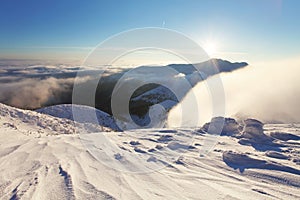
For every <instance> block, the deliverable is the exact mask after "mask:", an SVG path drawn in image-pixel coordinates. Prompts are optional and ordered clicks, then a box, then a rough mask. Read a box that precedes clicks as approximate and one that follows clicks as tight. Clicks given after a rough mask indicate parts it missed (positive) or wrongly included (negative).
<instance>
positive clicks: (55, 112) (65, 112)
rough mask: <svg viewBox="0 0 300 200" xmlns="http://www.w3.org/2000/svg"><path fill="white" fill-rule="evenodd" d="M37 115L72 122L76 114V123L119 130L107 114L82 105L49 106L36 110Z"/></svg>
mask: <svg viewBox="0 0 300 200" xmlns="http://www.w3.org/2000/svg"><path fill="white" fill-rule="evenodd" d="M36 111H37V112H39V113H43V114H47V115H51V116H53V117H58V118H63V119H69V120H72V121H74V117H73V114H72V113H73V112H78V113H80V115H79V116H78V117H76V119H75V121H76V122H78V123H92V124H99V125H100V126H104V127H108V128H111V129H113V130H119V128H118V126H117V125H116V123H115V121H114V119H113V117H111V116H110V115H109V114H107V113H105V112H103V111H101V110H98V109H95V108H92V107H89V106H83V105H74V104H61V105H55V106H49V107H45V108H41V109H38V110H36ZM92 112H95V114H96V117H97V120H95V119H93V117H92V116H91V115H90V114H91V113H92Z"/></svg>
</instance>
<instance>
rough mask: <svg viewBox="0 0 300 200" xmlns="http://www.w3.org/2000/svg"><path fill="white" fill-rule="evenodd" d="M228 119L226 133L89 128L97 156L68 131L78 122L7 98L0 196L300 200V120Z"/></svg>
mask: <svg viewBox="0 0 300 200" xmlns="http://www.w3.org/2000/svg"><path fill="white" fill-rule="evenodd" d="M63 107H64V106H62V107H60V108H63ZM67 107H68V106H67ZM65 114H67V113H65ZM57 115H59V116H60V117H62V116H64V117H68V116H65V115H64V113H59V114H57ZM212 121H214V122H217V123H218V122H219V121H218V120H217V119H214V120H212ZM224 122H225V126H224V130H223V132H222V133H223V134H222V135H221V136H217V135H213V134H212V133H210V132H209V129H208V130H206V129H205V127H207V125H206V126H204V127H202V128H199V129H196V130H195V129H194V128H176V129H174V128H168V129H166V128H165V129H140V130H138V129H137V130H130V131H124V132H99V131H98V132H94V133H89V134H86V136H87V137H86V139H92V137H93V136H99V135H101V136H102V138H103V140H99V141H98V142H97V143H96V144H97V145H99V146H97V145H96V146H94V148H95V149H97V151H100V152H102V153H101V154H94V152H93V151H90V150H89V149H87V148H86V146H85V145H84V144H83V139H84V137H81V138H79V137H78V135H77V134H64V133H66V132H65V131H66V130H69V131H70V130H72V127H73V128H74V123H75V122H74V121H71V120H68V119H62V118H56V117H53V116H49V115H45V114H40V113H37V112H33V111H24V110H20V109H15V108H12V107H9V106H5V105H2V104H0V135H1V137H0V198H1V199H122V200H123V199H299V198H300V192H299V188H300V181H299V180H300V162H299V152H300V143H299V136H300V125H297V124H263V123H261V122H259V121H257V120H254V119H249V120H243V121H237V120H235V119H232V118H231V119H226V120H224ZM80 124H82V123H80ZM218 125H219V124H217V125H216V126H218ZM56 126H57V127H58V128H57V129H56V130H54V127H56ZM76 127H77V126H76ZM98 127H99V126H98ZM99 128H100V127H99ZM104 130H105V129H104ZM29 132H31V133H32V134H29ZM35 133H36V134H35ZM37 133H39V135H37ZM68 133H71V132H68ZM36 136H38V137H36ZM96 138H99V137H96ZM104 139H105V140H104ZM264 139H266V140H264ZM208 140H214V141H216V142H215V143H214V145H213V146H211V148H212V151H210V152H208V153H207V154H203V151H202V149H203V147H204V146H205V145H206V142H207V141H208ZM241 140H248V141H251V143H245V144H241V143H240V141H241ZM86 142H87V141H86ZM254 143H256V144H257V145H259V146H267V147H272V146H273V147H276V148H274V149H270V148H267V149H264V148H262V150H261V149H258V148H256V146H255V145H253V144H254ZM108 163H111V164H110V165H109V164H108ZM116 165H117V166H118V167H116ZM153 166H154V167H156V168H154V169H156V170H149V168H147V167H153ZM157 166H159V168H157Z"/></svg>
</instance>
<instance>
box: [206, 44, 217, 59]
mask: <svg viewBox="0 0 300 200" xmlns="http://www.w3.org/2000/svg"><path fill="white" fill-rule="evenodd" d="M203 48H204V51H206V53H207V54H208V55H209V56H213V55H215V54H216V53H217V44H216V42H214V41H207V42H206V43H204V45H203Z"/></svg>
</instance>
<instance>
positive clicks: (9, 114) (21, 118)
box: [0, 103, 111, 136]
mask: <svg viewBox="0 0 300 200" xmlns="http://www.w3.org/2000/svg"><path fill="white" fill-rule="evenodd" d="M0 119H1V126H2V128H3V127H8V128H12V129H15V130H17V131H19V132H22V133H23V134H26V135H31V134H32V135H35V136H36V135H59V134H75V133H76V130H77V129H78V130H80V129H84V130H88V131H89V132H97V131H110V130H111V129H110V128H106V127H102V126H99V125H94V124H89V123H82V124H79V123H76V126H75V122H73V121H71V120H69V119H60V118H56V117H52V116H49V115H45V114H40V113H37V112H35V111H30V110H22V109H18V108H13V107H10V106H7V105H4V104H1V103H0ZM75 127H76V128H75Z"/></svg>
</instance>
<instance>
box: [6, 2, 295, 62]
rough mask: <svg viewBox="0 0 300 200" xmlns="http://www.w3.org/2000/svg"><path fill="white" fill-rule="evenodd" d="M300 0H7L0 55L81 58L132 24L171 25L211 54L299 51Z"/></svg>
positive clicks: (250, 56) (265, 55) (238, 56)
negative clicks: (207, 49) (210, 51)
mask: <svg viewBox="0 0 300 200" xmlns="http://www.w3.org/2000/svg"><path fill="white" fill-rule="evenodd" d="M299 19H300V1H297V0H285V1H284V0H243V1H241V0H227V1H221V0H219V1H217V0H215V1H201V0H198V1H197V0H194V1H193V0H147V1H146V0H139V1H138V0H136V1H134V0H127V1H121V0H120V1H116V0H112V1H100V0H90V1H82V0H51V1H50V0H44V1H41V0H26V1H21V0H3V1H1V2H0V26H1V30H0V58H47V57H48V56H49V58H50V57H51V58H55V57H57V58H59V57H66V55H67V57H70V58H72V57H74V58H82V57H84V56H85V55H86V54H87V53H88V51H89V50H90V48H92V47H94V46H96V45H97V44H98V43H99V42H101V41H103V40H105V39H106V38H108V37H110V36H112V35H114V34H117V33H119V32H121V31H125V30H128V29H132V28H142V27H163V26H164V27H166V28H169V29H173V30H176V31H179V32H182V33H183V34H185V35H187V36H189V37H190V38H192V39H193V40H195V41H196V42H198V43H199V44H200V45H204V46H205V45H208V46H209V45H210V46H213V47H211V48H212V49H213V53H212V56H214V57H223V58H225V59H229V60H240V61H243V60H245V61H249V62H255V61H262V60H272V59H274V58H280V57H282V58H284V57H288V56H297V55H299V54H300V51H299V50H300V38H299V36H300V20H299Z"/></svg>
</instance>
